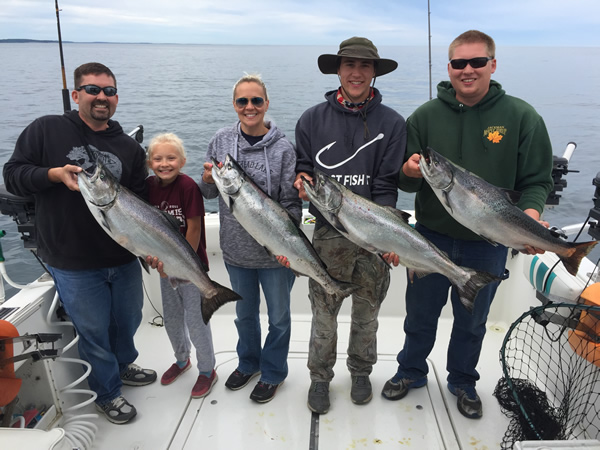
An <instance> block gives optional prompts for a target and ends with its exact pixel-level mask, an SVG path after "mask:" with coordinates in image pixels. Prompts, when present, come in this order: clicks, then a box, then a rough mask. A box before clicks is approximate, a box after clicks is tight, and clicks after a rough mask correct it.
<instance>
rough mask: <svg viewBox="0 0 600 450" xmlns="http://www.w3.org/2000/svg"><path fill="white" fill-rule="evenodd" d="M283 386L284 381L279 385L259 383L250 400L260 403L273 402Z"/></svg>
mask: <svg viewBox="0 0 600 450" xmlns="http://www.w3.org/2000/svg"><path fill="white" fill-rule="evenodd" d="M282 384H283V381H282V382H281V383H279V384H270V383H265V382H264V381H259V382H258V383H256V386H255V387H254V389H253V390H252V393H251V394H250V399H251V400H254V401H255V402H258V403H267V402H269V401H271V400H273V397H275V392H277V388H278V387H279V386H281V385H282Z"/></svg>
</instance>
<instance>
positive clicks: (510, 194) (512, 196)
mask: <svg viewBox="0 0 600 450" xmlns="http://www.w3.org/2000/svg"><path fill="white" fill-rule="evenodd" d="M500 190H501V191H502V193H503V194H504V195H505V196H506V198H507V199H508V201H509V202H511V203H512V204H513V205H516V204H517V203H519V200H521V196H522V195H523V194H522V193H521V192H519V191H515V190H513V189H504V188H500Z"/></svg>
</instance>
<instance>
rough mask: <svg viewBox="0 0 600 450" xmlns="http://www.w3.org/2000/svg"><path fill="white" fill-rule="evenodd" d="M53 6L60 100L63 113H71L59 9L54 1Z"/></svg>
mask: <svg viewBox="0 0 600 450" xmlns="http://www.w3.org/2000/svg"><path fill="white" fill-rule="evenodd" d="M54 5H55V6H56V26H57V27H58V48H59V49H60V68H61V71H62V81H63V89H62V99H63V109H64V110H65V112H68V111H71V100H70V98H69V90H68V89H67V78H66V77H65V59H64V57H63V49H62V37H61V34H60V18H59V14H58V13H59V11H60V10H59V9H58V0H54Z"/></svg>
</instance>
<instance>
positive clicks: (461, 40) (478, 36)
mask: <svg viewBox="0 0 600 450" xmlns="http://www.w3.org/2000/svg"><path fill="white" fill-rule="evenodd" d="M463 44H485V46H486V47H487V52H488V56H489V57H491V58H495V57H496V44H495V42H494V40H493V39H492V38H491V37H490V36H488V35H487V34H485V33H483V32H481V31H478V30H469V31H465V32H464V33H463V34H461V35H460V36H458V37H457V38H456V39H454V40H453V41H452V43H451V44H450V46H449V47H448V60H450V59H452V57H453V56H454V50H456V47H458V46H459V45H463Z"/></svg>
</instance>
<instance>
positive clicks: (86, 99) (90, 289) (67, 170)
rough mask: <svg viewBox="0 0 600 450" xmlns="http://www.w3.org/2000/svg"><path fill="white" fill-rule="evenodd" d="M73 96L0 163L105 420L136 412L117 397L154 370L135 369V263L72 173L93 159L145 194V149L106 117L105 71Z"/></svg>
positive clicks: (114, 99)
mask: <svg viewBox="0 0 600 450" xmlns="http://www.w3.org/2000/svg"><path fill="white" fill-rule="evenodd" d="M74 78H75V80H74V81H75V89H74V90H73V92H72V93H71V96H72V98H73V100H74V101H75V103H77V104H78V105H79V111H69V112H66V113H65V114H63V115H62V116H59V115H52V116H44V117H40V118H38V119H36V120H34V121H33V122H32V123H31V124H30V125H29V126H28V127H27V128H25V130H24V131H23V132H22V133H21V135H20V136H19V138H18V140H17V143H16V146H15V151H14V153H13V155H12V156H11V158H10V159H9V161H8V162H7V163H6V164H5V165H4V170H3V175H4V182H5V184H6V189H7V190H8V191H9V192H11V193H13V194H15V195H20V196H33V197H34V198H35V209H36V216H35V217H36V231H37V246H38V254H39V256H40V258H41V259H42V260H43V261H44V262H45V263H46V264H47V268H48V270H49V272H50V273H51V274H52V277H53V278H54V282H55V285H56V289H57V291H58V293H59V295H60V298H61V300H62V302H63V304H64V306H65V309H66V311H67V313H68V314H69V316H70V318H71V320H72V321H73V325H74V326H75V328H76V330H77V333H78V335H79V339H80V340H79V354H80V356H81V358H82V359H84V360H85V361H87V362H89V363H90V365H91V367H92V371H91V374H90V376H89V377H88V382H89V385H90V387H91V389H92V390H93V391H94V392H96V394H98V398H97V399H96V406H97V408H98V409H99V410H100V411H102V412H103V413H104V414H105V416H106V418H107V419H108V420H110V421H111V422H113V423H119V424H122V423H126V422H128V421H129V420H131V419H132V418H133V417H134V416H135V415H136V409H135V407H134V406H133V405H131V404H130V403H128V402H127V400H125V398H124V397H123V396H122V395H121V386H122V385H123V384H128V385H133V386H143V385H146V384H150V383H152V382H154V381H155V380H156V372H154V371H153V370H149V369H142V368H141V367H139V366H137V365H136V364H133V362H134V361H135V359H136V358H137V356H138V352H137V350H136V348H135V344H134V341H133V336H134V334H135V332H136V330H137V328H138V326H139V324H140V322H141V319H142V311H141V310H142V304H143V291H142V275H141V268H140V265H139V263H138V262H137V260H136V257H135V256H134V255H133V254H131V253H130V252H129V251H127V250H125V249H124V248H123V247H121V246H120V245H119V244H117V243H116V242H115V241H114V240H113V239H112V238H111V237H110V236H108V234H106V233H105V232H104V230H102V228H101V227H100V225H98V223H97V222H96V220H95V219H94V217H93V216H92V214H91V213H90V211H89V209H88V207H87V205H86V204H85V201H84V199H83V197H82V195H81V194H80V193H79V187H78V185H77V173H78V172H81V171H82V170H85V169H88V168H90V167H92V166H93V165H94V163H95V161H96V160H100V161H102V163H103V164H104V165H105V166H106V167H108V168H109V169H110V171H111V172H112V173H113V175H114V176H115V177H116V178H117V179H118V180H119V181H120V183H121V184H122V185H124V186H126V187H127V188H129V189H131V190H132V191H133V192H135V193H136V194H138V195H140V196H142V197H146V184H145V181H144V180H145V178H146V176H147V166H146V161H145V152H144V150H143V149H142V148H141V147H140V145H139V144H138V143H137V142H135V140H133V139H131V138H130V137H129V136H127V135H126V134H125V133H124V132H123V129H122V128H121V126H120V125H119V123H118V122H116V121H113V120H111V119H110V118H111V117H112V115H113V114H114V112H115V109H116V107H117V103H118V100H119V97H118V95H117V81H116V78H115V76H114V74H113V73H112V71H111V70H110V69H109V68H108V67H106V66H104V65H102V64H100V63H87V64H83V65H81V66H79V67H78V68H77V69H75V73H74Z"/></svg>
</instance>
